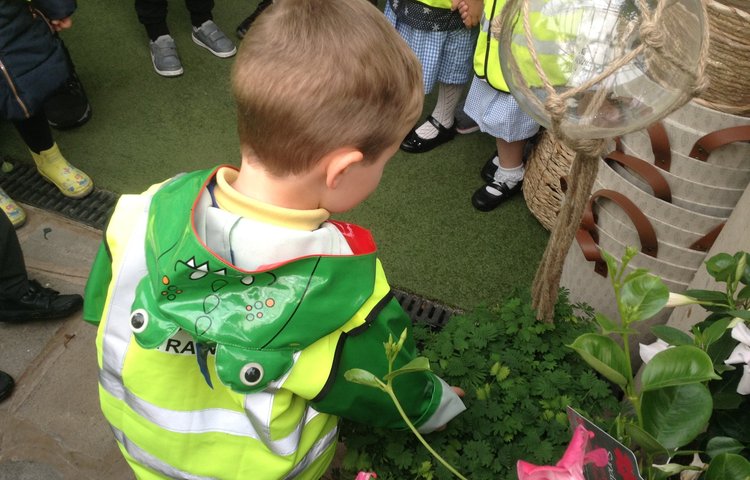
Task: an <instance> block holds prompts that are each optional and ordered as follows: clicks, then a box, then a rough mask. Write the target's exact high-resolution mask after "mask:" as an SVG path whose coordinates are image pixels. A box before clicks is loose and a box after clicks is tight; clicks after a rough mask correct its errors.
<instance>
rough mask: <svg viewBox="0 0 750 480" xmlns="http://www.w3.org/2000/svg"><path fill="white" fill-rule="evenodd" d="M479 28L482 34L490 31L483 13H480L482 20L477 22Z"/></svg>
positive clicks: (488, 23)
mask: <svg viewBox="0 0 750 480" xmlns="http://www.w3.org/2000/svg"><path fill="white" fill-rule="evenodd" d="M479 28H480V29H481V30H482V31H483V32H484V33H487V32H489V31H490V21H489V20H488V19H487V16H486V15H485V14H484V13H482V19H481V20H479Z"/></svg>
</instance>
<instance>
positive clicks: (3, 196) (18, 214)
mask: <svg viewBox="0 0 750 480" xmlns="http://www.w3.org/2000/svg"><path fill="white" fill-rule="evenodd" d="M0 210H2V211H3V212H4V213H5V215H7V216H8V219H9V220H10V223H12V224H13V228H18V227H20V226H21V225H23V224H24V222H25V221H26V212H24V211H23V208H21V206H20V205H18V204H17V203H16V202H14V201H13V199H12V198H10V197H9V196H8V194H7V193H5V190H3V189H2V188H0Z"/></svg>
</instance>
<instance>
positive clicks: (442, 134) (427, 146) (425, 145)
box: [401, 115, 456, 153]
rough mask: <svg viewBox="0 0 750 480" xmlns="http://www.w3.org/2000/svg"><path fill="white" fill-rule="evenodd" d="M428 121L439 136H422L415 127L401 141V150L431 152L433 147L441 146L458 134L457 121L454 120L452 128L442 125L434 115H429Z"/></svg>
mask: <svg viewBox="0 0 750 480" xmlns="http://www.w3.org/2000/svg"><path fill="white" fill-rule="evenodd" d="M427 121H428V122H430V123H431V124H432V126H434V127H435V128H436V129H437V131H438V134H437V136H436V137H435V138H422V137H420V136H419V135H417V129H416V128H415V129H413V130H412V131H411V132H409V135H407V136H406V138H405V139H404V141H403V142H401V150H403V151H405V152H409V153H424V152H429V151H430V150H432V149H433V148H435V147H439V146H440V145H442V144H444V143H445V142H448V141H450V140H453V137H455V136H456V122H455V121H454V122H453V126H452V127H450V128H447V127H444V126H442V125H441V124H440V122H438V121H437V120H435V118H434V117H433V116H432V115H430V116H429V117H427Z"/></svg>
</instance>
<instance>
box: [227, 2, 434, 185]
mask: <svg viewBox="0 0 750 480" xmlns="http://www.w3.org/2000/svg"><path fill="white" fill-rule="evenodd" d="M421 72H422V70H421V66H420V64H419V61H418V60H417V58H416V57H415V56H414V54H413V53H412V51H411V50H410V49H409V47H408V46H407V45H406V43H405V42H404V41H403V40H402V39H401V37H400V36H399V35H398V33H397V32H396V30H395V29H394V28H393V26H392V25H390V24H389V23H388V21H387V20H386V19H385V17H384V16H383V14H382V13H381V12H380V11H379V10H378V9H377V8H375V7H374V6H372V5H371V4H369V3H368V2H367V1H366V0H275V1H274V3H273V5H271V6H270V7H269V8H268V9H267V10H266V11H265V12H264V13H263V14H262V15H261V16H260V17H258V19H257V20H256V21H255V23H254V24H253V26H252V27H251V28H250V29H249V30H248V32H247V35H246V36H245V39H244V40H243V42H242V45H241V47H240V51H239V53H238V55H237V59H236V61H235V63H234V67H233V70H232V91H233V94H234V98H235V101H236V103H237V111H238V112H237V113H238V115H237V116H238V131H239V136H240V143H241V146H242V149H243V153H245V152H252V153H253V154H254V155H255V156H256V157H258V158H259V159H260V161H261V162H263V165H264V167H265V168H266V169H267V170H268V171H269V172H270V173H272V174H275V175H285V174H293V173H301V172H305V171H308V170H310V169H311V168H312V167H313V166H314V165H315V164H316V163H317V162H318V161H319V160H320V159H321V158H323V156H324V155H326V154H327V153H330V152H331V151H333V150H335V149H337V148H341V147H354V148H357V149H358V150H360V151H361V152H362V153H363V154H364V157H365V161H374V160H375V159H376V158H377V157H378V156H379V155H380V154H381V153H382V152H383V151H385V150H386V148H388V147H389V146H391V145H393V144H394V143H395V142H397V141H398V140H399V138H398V135H402V134H403V130H404V129H406V127H407V126H408V125H411V124H413V123H414V122H416V120H417V118H418V117H419V115H420V114H421V111H422V101H423V97H424V94H423V91H422V79H421V75H422V73H421Z"/></svg>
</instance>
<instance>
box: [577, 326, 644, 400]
mask: <svg viewBox="0 0 750 480" xmlns="http://www.w3.org/2000/svg"><path fill="white" fill-rule="evenodd" d="M568 346H569V347H570V348H572V349H573V350H575V351H576V352H578V354H579V355H580V356H581V358H583V359H584V360H585V361H586V363H588V364H589V365H591V367H593V368H594V370H596V371H597V372H599V373H601V374H602V375H604V376H605V377H606V378H607V379H608V380H609V381H611V382H612V383H615V384H617V385H619V386H621V387H623V388H624V387H625V386H626V385H627V384H628V381H629V380H628V378H629V376H630V375H629V373H628V359H627V358H626V357H625V352H623V350H622V348H621V347H620V346H619V345H618V344H617V342H615V341H614V340H612V339H611V338H609V337H605V336H604V335H599V334H596V333H585V334H583V335H581V336H579V337H578V338H576V339H575V341H574V342H573V343H572V344H571V345H568Z"/></svg>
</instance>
